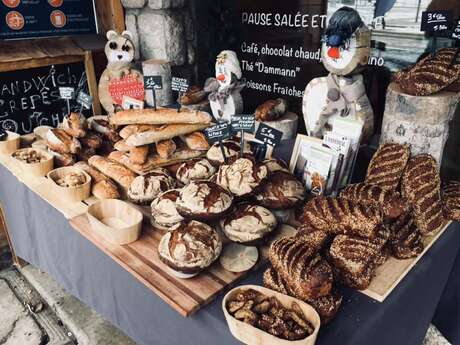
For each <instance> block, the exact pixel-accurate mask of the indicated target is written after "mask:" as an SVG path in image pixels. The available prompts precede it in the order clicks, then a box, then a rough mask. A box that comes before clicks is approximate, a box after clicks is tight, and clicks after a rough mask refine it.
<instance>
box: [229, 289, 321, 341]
mask: <svg viewBox="0 0 460 345" xmlns="http://www.w3.org/2000/svg"><path fill="white" fill-rule="evenodd" d="M247 289H254V290H256V291H259V292H261V293H263V294H264V295H265V296H268V297H271V296H274V297H276V298H277V299H278V301H280V302H281V304H282V305H283V306H285V307H287V308H289V309H290V308H291V303H292V302H296V303H297V304H298V305H299V307H300V308H301V309H302V311H303V313H304V315H305V316H306V318H307V319H308V321H310V323H311V324H312V325H313V326H314V327H315V331H314V332H313V333H312V334H311V335H310V336H309V337H306V338H305V339H301V340H296V341H289V340H284V339H281V338H278V337H275V336H274V335H271V334H269V333H267V332H264V331H263V330H261V329H258V328H256V327H254V326H251V325H250V324H247V323H245V322H242V321H239V320H237V319H235V318H234V317H233V316H232V315H230V313H229V312H228V311H227V307H226V305H227V301H228V300H229V299H231V298H232V297H233V296H234V295H236V294H237V293H238V292H239V291H241V290H247ZM222 309H223V310H224V314H225V318H226V319H227V324H228V327H229V328H230V332H231V333H232V334H233V336H234V337H235V338H236V339H238V340H239V341H241V342H243V343H244V344H250V345H265V344H270V345H314V344H315V342H316V337H317V336H318V331H319V328H320V326H321V321H320V318H319V315H318V313H317V312H316V311H315V309H313V307H311V306H310V305H308V304H307V303H305V302H302V301H300V300H298V299H296V298H293V297H290V296H286V295H283V294H281V293H278V292H275V291H273V290H270V289H266V288H264V287H261V286H256V285H242V286H238V287H236V288H234V289H233V290H230V291H229V292H228V293H227V294H226V295H225V297H224V299H223V301H222Z"/></svg>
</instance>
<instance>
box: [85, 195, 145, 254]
mask: <svg viewBox="0 0 460 345" xmlns="http://www.w3.org/2000/svg"><path fill="white" fill-rule="evenodd" d="M86 214H87V215H88V219H89V222H90V224H91V227H92V228H93V231H94V232H95V233H97V234H98V235H99V236H100V237H102V238H103V239H105V240H107V241H108V242H110V243H113V244H120V245H121V244H128V243H131V242H135V241H137V239H138V238H139V236H140V234H141V230H142V213H141V212H140V211H138V210H137V209H135V208H134V207H133V206H131V205H129V204H128V203H126V202H124V201H121V200H116V199H105V200H100V201H98V202H96V203H94V204H92V205H91V206H89V207H88V210H87V212H86Z"/></svg>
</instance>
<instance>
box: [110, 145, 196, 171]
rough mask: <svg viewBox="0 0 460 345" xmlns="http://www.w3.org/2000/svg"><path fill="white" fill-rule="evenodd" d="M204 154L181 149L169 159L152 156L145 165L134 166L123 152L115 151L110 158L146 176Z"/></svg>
mask: <svg viewBox="0 0 460 345" xmlns="http://www.w3.org/2000/svg"><path fill="white" fill-rule="evenodd" d="M202 154H203V152H201V151H193V150H190V149H181V150H178V151H176V152H174V153H173V154H172V155H171V156H170V157H169V158H161V157H160V156H158V155H151V156H149V157H148V158H147V161H146V162H145V163H144V164H133V163H132V162H131V161H130V160H129V157H128V156H127V155H126V154H124V153H123V152H119V151H113V152H112V153H110V155H109V158H110V159H112V160H114V161H117V162H119V163H120V164H123V165H124V166H126V167H128V168H129V169H131V170H132V171H134V172H136V173H137V174H139V175H145V174H148V173H149V172H151V171H152V170H154V169H155V168H158V167H164V166H168V165H172V164H176V163H181V162H185V161H187V160H189V159H192V158H198V157H200V156H201V155H202Z"/></svg>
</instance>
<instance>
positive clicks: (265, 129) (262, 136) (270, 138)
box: [256, 123, 283, 147]
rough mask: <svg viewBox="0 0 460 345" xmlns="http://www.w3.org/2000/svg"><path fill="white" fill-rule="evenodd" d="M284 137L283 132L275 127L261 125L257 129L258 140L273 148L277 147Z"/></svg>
mask: <svg viewBox="0 0 460 345" xmlns="http://www.w3.org/2000/svg"><path fill="white" fill-rule="evenodd" d="M282 137H283V132H281V131H279V130H277V129H275V128H273V127H270V126H267V125H266V124H264V123H261V124H260V125H259V127H258V128H257V132H256V139H257V140H260V141H262V142H264V143H265V144H267V145H270V146H273V147H275V146H277V145H278V144H279V143H280V141H281V138H282Z"/></svg>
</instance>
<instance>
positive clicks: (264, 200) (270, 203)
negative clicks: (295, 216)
mask: <svg viewBox="0 0 460 345" xmlns="http://www.w3.org/2000/svg"><path fill="white" fill-rule="evenodd" d="M304 198H305V187H304V185H303V184H302V183H301V182H300V181H299V180H297V179H296V178H295V176H294V175H292V174H291V173H288V172H285V171H281V170H280V171H275V172H274V173H272V174H271V175H270V177H269V178H268V180H267V181H266V182H265V183H264V184H263V185H262V187H261V189H260V191H259V193H257V194H256V199H257V201H258V202H259V203H260V204H261V205H262V206H265V207H268V208H274V209H287V208H292V207H294V206H295V205H296V204H297V203H299V202H301V201H302V200H304Z"/></svg>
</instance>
